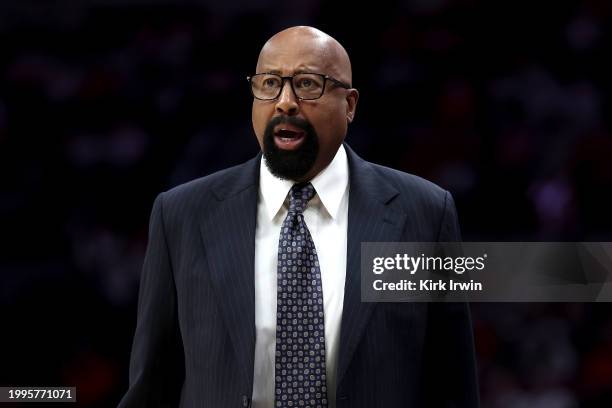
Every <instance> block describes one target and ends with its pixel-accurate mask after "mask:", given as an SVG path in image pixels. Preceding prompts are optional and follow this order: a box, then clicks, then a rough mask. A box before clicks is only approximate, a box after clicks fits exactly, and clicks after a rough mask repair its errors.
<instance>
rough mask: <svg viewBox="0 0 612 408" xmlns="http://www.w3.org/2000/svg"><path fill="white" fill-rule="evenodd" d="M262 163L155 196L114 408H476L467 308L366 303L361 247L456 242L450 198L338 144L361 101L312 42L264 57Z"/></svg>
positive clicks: (294, 34) (341, 53)
mask: <svg viewBox="0 0 612 408" xmlns="http://www.w3.org/2000/svg"><path fill="white" fill-rule="evenodd" d="M248 81H249V85H250V89H251V93H252V95H253V109H252V122H253V129H254V133H255V135H256V137H257V141H258V142H259V145H260V147H261V154H259V155H258V156H257V157H255V158H254V159H252V160H250V161H249V162H247V163H244V164H242V165H239V166H236V167H233V168H230V169H226V170H224V171H221V172H218V173H215V174H212V175H209V176H207V177H203V178H201V179H197V180H194V181H191V182H189V183H186V184H184V185H181V186H178V187H176V188H173V189H172V190H169V191H167V192H164V193H161V194H160V195H159V196H158V197H157V199H156V200H155V203H154V205H153V210H152V214H151V221H150V231H149V244H148V247H147V253H146V256H145V262H144V266H143V272H142V278H141V284H140V293H139V303H138V323H137V327H136V332H135V336H134V343H133V349H132V356H131V364H130V385H129V389H128V391H127V392H126V394H125V396H124V398H123V399H122V401H121V403H120V404H119V407H121V408H128V407H130V408H136V407H200V408H203V407H206V408H207V407H210V408H225V407H256V408H273V407H279V408H284V407H311V408H312V407H351V408H357V407H364V408H366V407H367V408H372V407H381V408H393V407H476V406H478V392H477V382H476V370H475V362H474V349H473V339H472V330H471V324H470V318H469V311H468V308H467V306H466V305H465V304H444V303H436V304H433V303H432V304H427V303H380V304H376V303H363V302H361V298H360V293H361V288H360V247H361V243H362V242H389V241H423V242H435V241H457V240H459V239H460V235H459V228H458V223H457V216H456V213H455V207H454V203H453V200H452V197H451V195H450V194H449V193H448V192H446V191H444V190H443V189H441V188H439V187H437V186H435V185H434V184H432V183H430V182H427V181H425V180H423V179H421V178H418V177H416V176H413V175H409V174H406V173H401V172H399V171H396V170H392V169H389V168H385V167H382V166H378V165H375V164H372V163H369V162H366V161H364V160H363V159H361V158H360V157H359V156H357V155H356V154H355V153H354V152H353V151H352V150H351V149H350V148H349V147H348V145H347V144H345V143H344V139H345V137H346V134H347V130H348V126H349V124H350V123H351V122H352V121H353V119H354V117H355V112H356V107H357V102H358V99H359V93H358V91H357V90H356V89H354V88H353V87H352V74H351V63H350V60H349V56H348V54H347V52H346V50H345V49H344V48H343V47H342V46H341V45H340V44H339V43H338V41H336V40H335V39H333V38H332V37H330V36H329V35H327V34H325V33H323V32H321V31H320V30H317V29H315V28H312V27H292V28H289V29H287V30H284V31H281V32H280V33H278V34H276V35H274V36H273V37H272V38H270V40H268V41H267V42H266V44H265V45H264V46H263V48H262V50H261V53H260V55H259V59H258V61H257V67H256V70H255V73H254V74H253V75H252V76H250V77H248Z"/></svg>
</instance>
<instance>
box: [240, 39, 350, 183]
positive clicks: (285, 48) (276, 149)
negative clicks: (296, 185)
mask: <svg viewBox="0 0 612 408" xmlns="http://www.w3.org/2000/svg"><path fill="white" fill-rule="evenodd" d="M334 46H335V44H333V43H331V42H330V41H329V40H328V39H326V38H323V37H320V36H316V35H314V36H313V35H312V33H310V32H303V31H300V30H292V31H290V30H286V31H285V32H281V33H279V34H277V35H276V36H275V37H273V38H272V39H271V40H270V41H269V42H268V43H266V45H265V46H264V48H263V49H262V51H261V54H260V56H259V60H258V63H257V71H256V72H257V73H264V72H267V73H276V74H278V75H281V76H292V75H294V74H296V73H298V72H312V73H320V74H324V75H329V76H331V77H333V78H336V79H338V80H340V81H342V82H345V83H350V64H347V63H348V59H347V61H346V62H347V63H344V61H343V60H342V59H341V58H340V57H339V56H338V55H337V54H338V52H337V51H336V50H334V49H333V47H334ZM347 65H348V68H347ZM347 69H348V70H349V72H345V71H346V70H347ZM357 95H358V94H357V91H356V90H347V89H344V88H342V87H339V86H336V85H334V84H333V83H332V82H331V81H327V84H326V87H325V93H324V94H323V96H321V98H319V99H315V100H300V99H298V98H297V97H296V96H295V94H294V93H293V90H292V88H291V83H289V81H285V82H284V84H283V89H282V91H281V94H280V96H279V97H278V98H277V99H275V100H270V101H264V100H258V99H253V110H252V119H253V129H254V131H255V134H256V136H257V140H258V142H259V145H260V147H261V149H262V151H263V152H264V156H265V157H266V162H267V163H268V167H269V168H270V170H271V172H272V173H273V174H275V175H276V176H277V177H281V178H285V179H291V180H294V181H307V180H310V179H312V178H313V177H314V176H316V175H317V174H318V173H319V172H320V171H321V170H323V169H324V168H325V167H327V165H328V164H329V163H330V162H331V161H332V160H333V158H334V156H335V154H336V152H337V150H338V148H339V146H340V144H341V143H342V141H343V140H344V137H345V135H346V131H347V126H348V123H349V122H350V121H351V120H352V118H353V115H354V111H355V106H356V103H357Z"/></svg>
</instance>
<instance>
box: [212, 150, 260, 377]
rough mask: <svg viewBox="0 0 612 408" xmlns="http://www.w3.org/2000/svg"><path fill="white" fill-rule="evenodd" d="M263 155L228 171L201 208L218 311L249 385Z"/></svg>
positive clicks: (251, 374)
mask: <svg viewBox="0 0 612 408" xmlns="http://www.w3.org/2000/svg"><path fill="white" fill-rule="evenodd" d="M260 157H261V155H258V156H257V157H256V158H254V159H252V160H251V161H249V162H247V163H245V164H244V165H242V166H240V167H238V168H235V169H233V171H228V175H227V177H225V178H223V179H222V180H221V183H219V184H218V185H217V186H213V192H214V194H215V196H216V198H217V201H215V204H214V205H212V206H211V208H210V209H203V211H202V212H203V214H202V216H201V217H202V218H201V222H200V228H201V234H202V240H203V243H204V249H205V251H206V254H207V260H208V263H209V266H210V276H211V279H212V283H213V287H214V290H215V293H216V295H217V299H218V304H219V306H220V307H219V308H220V311H221V314H222V316H223V318H224V320H225V323H226V327H227V328H228V331H229V335H230V338H231V341H232V343H233V345H234V349H235V351H236V355H237V359H238V361H239V363H241V364H242V365H243V368H244V374H245V375H246V378H247V379H248V381H249V384H250V386H251V387H252V383H253V364H254V353H255V283H254V258H255V227H256V219H257V194H258V182H259V163H260Z"/></svg>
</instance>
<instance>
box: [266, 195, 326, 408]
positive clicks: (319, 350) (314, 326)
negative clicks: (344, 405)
mask: <svg viewBox="0 0 612 408" xmlns="http://www.w3.org/2000/svg"><path fill="white" fill-rule="evenodd" d="M314 195H315V189H314V187H313V186H312V184H310V183H308V184H295V185H294V186H293V187H292V188H291V192H290V201H289V212H288V214H287V218H285V221H284V222H283V225H282V227H281V233H280V239H279V243H278V271H277V276H278V298H277V306H276V359H275V360H276V361H275V371H276V372H275V390H274V392H275V406H276V407H278V408H285V407H308V408H324V407H327V386H326V383H325V377H326V376H325V325H324V320H323V290H322V286H321V270H320V268H319V260H318V258H317V251H316V249H315V245H314V242H313V241H312V237H311V236H310V231H308V227H306V223H305V222H304V214H303V212H304V209H305V208H306V205H307V204H308V201H310V199H311V198H312V197H313V196H314Z"/></svg>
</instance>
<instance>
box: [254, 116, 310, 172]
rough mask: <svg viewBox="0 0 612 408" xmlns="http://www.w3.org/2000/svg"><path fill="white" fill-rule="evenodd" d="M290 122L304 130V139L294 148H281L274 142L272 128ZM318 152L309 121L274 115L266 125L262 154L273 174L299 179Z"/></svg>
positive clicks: (307, 170)
mask: <svg viewBox="0 0 612 408" xmlns="http://www.w3.org/2000/svg"><path fill="white" fill-rule="evenodd" d="M284 123H287V124H290V125H292V126H295V127H298V128H299V129H301V130H302V131H303V132H304V141H303V142H302V144H301V145H300V146H299V147H298V148H297V149H295V150H283V149H280V148H279V147H278V146H276V143H275V142H274V128H275V127H276V126H277V125H280V124H284ZM318 154H319V138H318V136H317V132H316V131H315V130H314V128H313V127H312V125H311V124H310V122H308V121H306V120H304V119H300V118H296V117H293V116H275V117H274V118H272V120H270V122H269V123H268V125H267V126H266V129H265V132H264V137H263V155H264V158H265V159H266V160H265V162H266V166H268V169H269V170H270V173H272V174H273V175H274V176H276V177H278V178H280V179H285V180H293V181H297V180H301V179H303V178H304V176H305V175H306V174H307V173H308V172H309V171H310V169H312V166H313V165H314V163H315V161H316V159H317V156H318Z"/></svg>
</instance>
